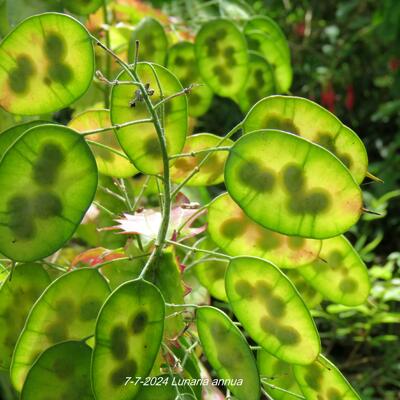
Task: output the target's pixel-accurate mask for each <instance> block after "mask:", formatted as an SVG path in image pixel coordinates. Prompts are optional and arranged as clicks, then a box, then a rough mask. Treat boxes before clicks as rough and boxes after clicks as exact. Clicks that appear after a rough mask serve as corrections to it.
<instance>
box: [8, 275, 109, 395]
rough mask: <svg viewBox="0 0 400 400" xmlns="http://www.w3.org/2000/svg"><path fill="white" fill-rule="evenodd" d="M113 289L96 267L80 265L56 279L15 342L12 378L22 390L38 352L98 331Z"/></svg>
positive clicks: (30, 314)
mask: <svg viewBox="0 0 400 400" xmlns="http://www.w3.org/2000/svg"><path fill="white" fill-rule="evenodd" d="M109 293H110V288H109V287H108V285H107V282H106V281H105V280H104V278H103V277H102V276H101V275H100V273H99V272H98V271H97V270H95V269H86V268H84V269H79V270H74V271H72V272H69V273H66V274H64V275H62V276H61V277H59V278H58V279H56V280H55V281H53V283H52V284H51V285H50V286H48V288H47V289H46V290H45V291H44V292H43V294H42V295H41V296H40V297H39V299H38V301H37V302H36V303H35V305H34V306H33V308H32V310H31V312H30V313H29V316H28V319H27V321H26V324H25V326H24V329H23V331H22V333H21V335H20V337H19V339H18V342H17V345H16V346H15V350H14V354H13V358H12V362H11V370H10V375H11V381H12V383H13V385H14V387H15V388H16V389H17V390H18V391H20V390H21V388H22V386H23V383H24V381H25V378H26V375H27V373H28V371H29V369H30V367H31V366H32V365H33V363H34V362H35V360H36V359H37V357H38V355H39V354H40V353H42V352H43V351H44V350H45V349H47V348H48V347H50V346H52V345H54V344H56V343H59V342H62V341H65V340H79V339H83V338H85V337H87V336H89V335H92V334H93V333H94V329H95V323H96V318H97V314H98V313H99V310H100V307H101V306H102V304H103V302H104V300H105V299H106V297H107V296H108V295H109Z"/></svg>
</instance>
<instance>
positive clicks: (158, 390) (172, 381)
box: [135, 375, 198, 400]
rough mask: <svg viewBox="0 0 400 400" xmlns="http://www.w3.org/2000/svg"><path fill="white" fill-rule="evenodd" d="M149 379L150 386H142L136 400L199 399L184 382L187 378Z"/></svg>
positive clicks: (165, 377) (175, 376)
mask: <svg viewBox="0 0 400 400" xmlns="http://www.w3.org/2000/svg"><path fill="white" fill-rule="evenodd" d="M147 379H148V384H147V385H146V386H144V385H143V386H142V388H141V390H140V392H139V394H138V395H137V396H136V397H135V400H177V398H178V399H179V400H196V399H197V398H198V397H196V395H195V393H194V391H193V389H192V387H191V386H190V384H187V383H186V382H184V379H185V378H182V377H180V376H179V375H172V376H171V375H159V376H153V377H149V378H147ZM177 389H178V390H177ZM178 392H179V397H178Z"/></svg>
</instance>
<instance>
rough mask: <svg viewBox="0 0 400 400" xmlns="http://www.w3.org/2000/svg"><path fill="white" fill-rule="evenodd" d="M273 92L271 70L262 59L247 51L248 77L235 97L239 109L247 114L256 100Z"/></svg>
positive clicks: (256, 54)
mask: <svg viewBox="0 0 400 400" xmlns="http://www.w3.org/2000/svg"><path fill="white" fill-rule="evenodd" d="M274 92H275V78H274V71H273V68H272V67H271V65H270V64H269V63H268V61H267V60H266V59H265V58H264V57H262V56H261V55H259V54H258V53H256V52H254V51H249V76H248V78H247V80H246V84H245V85H244V87H243V88H242V89H241V90H240V92H239V93H238V94H237V95H236V96H235V98H236V99H237V102H238V104H239V106H240V109H241V110H242V111H243V112H247V111H248V110H249V109H250V107H252V106H253V104H255V103H256V102H257V101H258V100H260V99H262V98H263V97H265V96H269V95H270V94H273V93H274Z"/></svg>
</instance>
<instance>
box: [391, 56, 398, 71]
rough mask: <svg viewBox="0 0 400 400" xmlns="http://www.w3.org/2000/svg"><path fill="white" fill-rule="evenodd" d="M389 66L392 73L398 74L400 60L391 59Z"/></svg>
mask: <svg viewBox="0 0 400 400" xmlns="http://www.w3.org/2000/svg"><path fill="white" fill-rule="evenodd" d="M388 66H389V69H390V70H391V71H392V72H396V71H397V70H398V69H399V68H400V59H399V58H397V57H392V58H391V59H389V62H388Z"/></svg>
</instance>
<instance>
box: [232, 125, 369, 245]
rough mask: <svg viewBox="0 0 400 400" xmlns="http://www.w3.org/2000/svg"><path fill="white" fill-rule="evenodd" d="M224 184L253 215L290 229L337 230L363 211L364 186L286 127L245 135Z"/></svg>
mask: <svg viewBox="0 0 400 400" xmlns="http://www.w3.org/2000/svg"><path fill="white" fill-rule="evenodd" d="M225 185H226V188H227V190H228V192H229V194H230V195H231V197H232V198H233V199H234V200H235V202H236V203H238V204H239V206H240V207H241V208H242V209H243V211H244V212H245V213H246V214H247V215H248V216H249V217H250V218H252V219H253V220H254V221H256V222H258V223H259V224H260V225H263V226H264V227H265V228H268V229H271V230H274V231H276V232H280V233H283V234H286V235H294V236H301V237H307V238H314V239H326V238H329V237H333V236H337V235H339V234H341V233H343V232H345V231H346V230H348V229H349V228H350V227H351V226H352V225H354V224H355V223H356V222H357V221H358V219H359V218H360V216H361V213H362V194H361V190H360V188H359V186H358V185H357V182H356V181H355V180H354V178H353V176H352V175H351V173H350V171H349V170H348V169H347V168H346V167H345V166H344V165H343V164H342V163H341V162H340V160H339V159H338V158H336V156H334V155H333V154H332V153H331V152H329V151H328V150H326V149H324V148H323V147H321V146H318V145H316V144H313V143H311V142H310V141H308V140H306V139H303V138H301V137H299V136H296V135H293V134H291V133H287V132H283V131H278V130H272V129H265V130H259V131H254V132H251V133H249V134H247V135H244V136H243V137H241V138H240V139H239V140H238V141H237V142H236V143H235V144H234V145H233V146H232V147H231V149H230V152H229V156H228V159H227V161H226V163H225Z"/></svg>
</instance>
